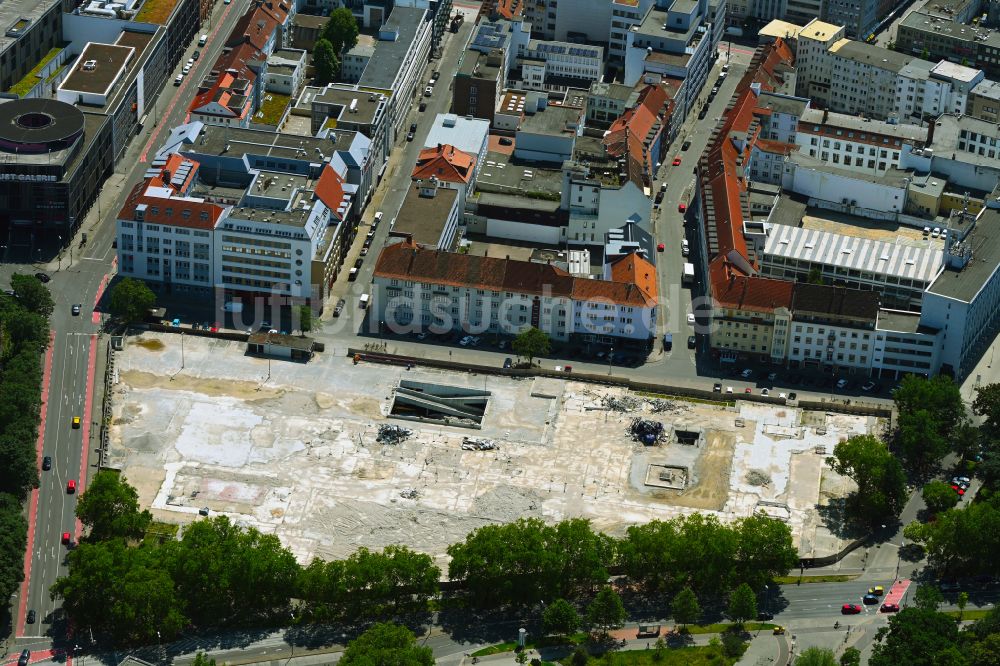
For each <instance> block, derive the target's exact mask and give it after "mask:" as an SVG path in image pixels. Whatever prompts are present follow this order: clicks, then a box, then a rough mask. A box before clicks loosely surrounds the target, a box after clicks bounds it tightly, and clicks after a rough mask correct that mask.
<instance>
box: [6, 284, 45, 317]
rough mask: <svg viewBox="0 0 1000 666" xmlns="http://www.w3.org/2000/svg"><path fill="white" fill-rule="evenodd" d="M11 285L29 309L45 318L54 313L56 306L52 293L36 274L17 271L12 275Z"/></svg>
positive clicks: (20, 300)
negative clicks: (24, 273)
mask: <svg viewBox="0 0 1000 666" xmlns="http://www.w3.org/2000/svg"><path fill="white" fill-rule="evenodd" d="M10 286H11V289H13V290H14V293H15V294H16V295H17V300H18V302H20V303H21V305H23V306H24V307H25V308H27V309H28V310H29V311H31V312H34V313H35V314H37V315H41V316H42V317H45V318H48V316H49V315H50V314H52V309H53V308H54V307H55V303H53V301H52V294H50V293H49V290H48V288H47V287H46V286H45V285H44V284H42V283H41V282H40V281H39V279H38V278H36V277H35V276H34V275H22V274H20V273H15V274H14V275H12V276H11V277H10Z"/></svg>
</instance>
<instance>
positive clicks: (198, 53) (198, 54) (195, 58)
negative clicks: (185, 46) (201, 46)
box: [191, 51, 201, 60]
mask: <svg viewBox="0 0 1000 666" xmlns="http://www.w3.org/2000/svg"><path fill="white" fill-rule="evenodd" d="M200 57H201V51H195V52H194V55H192V56H191V59H192V60H197V59H198V58H200Z"/></svg>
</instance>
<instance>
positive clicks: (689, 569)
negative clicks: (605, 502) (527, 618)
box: [448, 514, 798, 608]
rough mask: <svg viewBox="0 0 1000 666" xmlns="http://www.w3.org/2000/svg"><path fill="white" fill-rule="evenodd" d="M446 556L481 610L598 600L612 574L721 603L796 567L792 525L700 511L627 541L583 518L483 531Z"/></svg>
mask: <svg viewBox="0 0 1000 666" xmlns="http://www.w3.org/2000/svg"><path fill="white" fill-rule="evenodd" d="M448 554H449V555H450V556H451V558H452V559H451V562H450V564H449V567H448V576H449V578H450V579H451V580H453V581H460V582H461V583H462V585H463V589H464V590H465V592H466V593H467V594H468V596H469V600H470V602H471V603H472V604H473V605H474V606H478V607H483V608H494V607H497V606H507V605H509V606H530V605H533V604H536V603H539V602H541V601H543V600H545V599H553V598H560V597H562V598H574V597H577V596H581V595H586V594H592V593H593V591H594V590H596V589H597V588H599V587H600V586H601V585H603V584H604V582H605V581H607V579H608V572H609V570H610V569H612V568H620V569H621V570H622V571H623V572H624V573H625V574H627V575H628V577H629V579H630V580H632V581H634V582H636V583H640V584H641V585H642V586H643V589H645V590H648V591H650V592H654V593H657V594H673V593H676V592H679V591H680V590H682V589H684V588H690V589H692V590H693V591H694V592H695V593H696V594H698V595H700V596H702V597H704V598H708V597H719V596H724V595H725V594H727V593H728V592H729V591H730V590H732V589H733V588H734V587H736V586H737V585H738V584H740V583H747V584H748V585H749V586H750V588H751V589H752V590H754V591H759V590H760V589H762V588H763V586H764V585H765V584H766V583H767V582H768V581H770V580H772V579H773V577H774V576H779V575H783V574H785V573H787V572H788V570H789V569H790V568H791V567H793V566H795V565H796V563H797V562H798V553H797V551H796V549H795V547H794V545H793V543H792V535H791V531H790V530H789V528H788V526H787V525H786V524H785V523H783V522H781V521H779V520H774V519H771V518H768V517H766V516H761V515H757V516H751V517H749V518H743V519H741V520H738V521H736V522H735V523H732V524H723V523H720V522H719V521H718V519H716V518H715V516H712V515H702V514H695V515H692V516H685V517H680V518H675V519H673V520H667V521H662V520H654V521H652V522H649V523H647V524H645V525H636V526H632V527H630V528H629V529H628V531H627V533H626V536H625V537H624V538H623V539H614V538H612V537H609V536H607V535H605V534H601V533H599V532H595V531H594V530H593V528H592V527H591V525H590V523H589V522H588V521H585V520H580V519H573V520H566V521H563V522H561V523H558V524H556V525H547V524H545V523H543V522H542V521H540V520H537V519H531V520H523V519H522V520H519V521H517V522H514V523H508V524H506V525H487V526H485V527H481V528H479V529H477V530H475V531H474V532H472V533H471V534H469V535H468V537H467V538H466V539H465V541H463V542H461V543H457V544H453V545H452V546H450V547H449V548H448Z"/></svg>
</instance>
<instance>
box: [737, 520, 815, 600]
mask: <svg viewBox="0 0 1000 666" xmlns="http://www.w3.org/2000/svg"><path fill="white" fill-rule="evenodd" d="M735 528H736V558H735V559H736V563H735V564H736V566H735V569H734V571H733V577H734V579H735V580H742V581H744V582H746V583H747V584H748V585H750V587H751V589H753V590H754V591H759V590H762V589H763V588H764V585H766V584H767V583H769V582H770V581H771V580H773V579H774V577H775V576H784V575H786V574H787V573H788V572H789V570H790V569H791V568H792V567H794V566H795V565H796V564H797V563H798V561H799V551H798V549H797V548H796V547H795V543H794V541H793V540H792V530H791V528H790V527H789V526H788V523H786V522H784V521H781V520H776V519H774V518H771V517H769V516H765V515H763V514H755V515H753V516H750V517H748V518H742V519H740V520H739V521H737V523H736V526H735Z"/></svg>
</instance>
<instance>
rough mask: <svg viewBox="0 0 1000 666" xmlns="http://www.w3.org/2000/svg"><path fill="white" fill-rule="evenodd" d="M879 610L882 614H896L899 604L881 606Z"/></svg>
mask: <svg viewBox="0 0 1000 666" xmlns="http://www.w3.org/2000/svg"><path fill="white" fill-rule="evenodd" d="M879 610H880V611H882V612H883V613H898V612H899V604H882V605H881V606H880V607H879Z"/></svg>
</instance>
